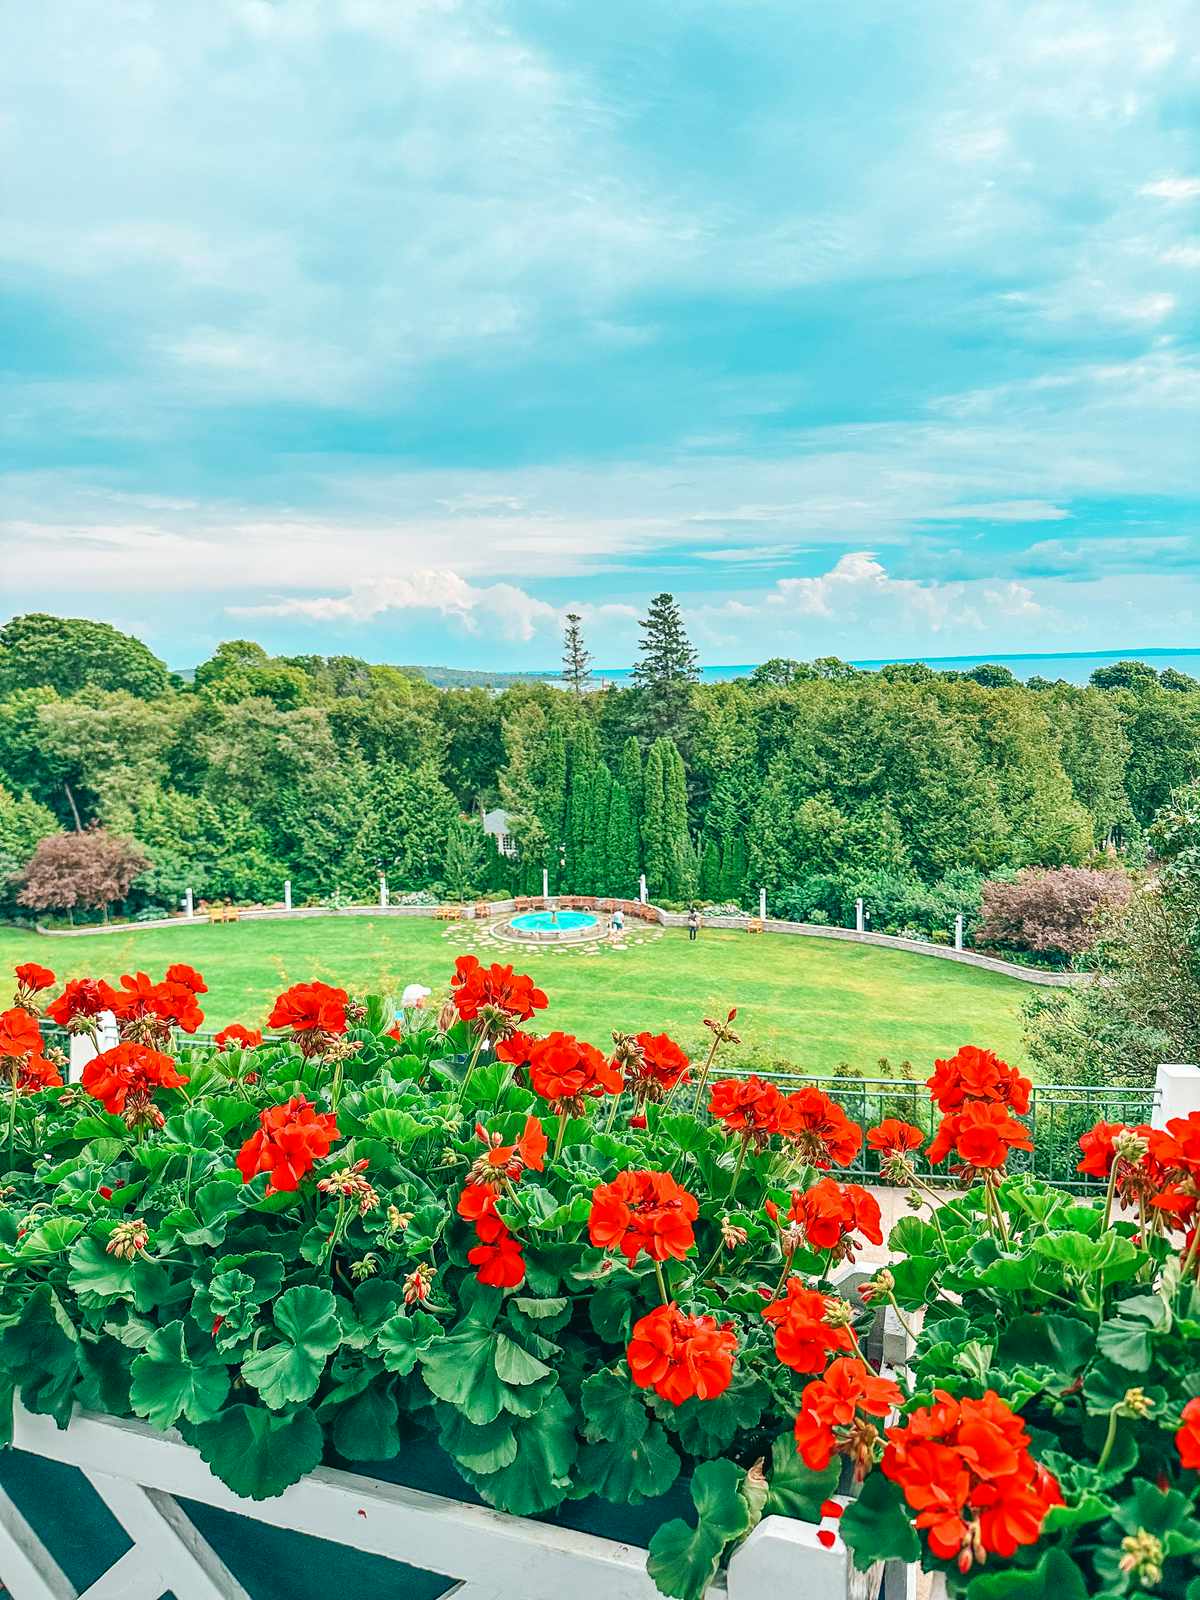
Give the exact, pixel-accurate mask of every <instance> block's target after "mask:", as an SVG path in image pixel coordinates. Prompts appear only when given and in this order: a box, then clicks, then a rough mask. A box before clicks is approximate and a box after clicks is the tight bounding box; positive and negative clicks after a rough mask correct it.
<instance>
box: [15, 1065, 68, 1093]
mask: <svg viewBox="0 0 1200 1600" xmlns="http://www.w3.org/2000/svg"><path fill="white" fill-rule="evenodd" d="M62 1081H63V1080H62V1073H61V1072H60V1071H59V1070H58V1068H57V1067H56V1066H55V1065H54V1063H53V1061H47V1060H46V1057H45V1056H39V1055H33V1056H29V1057H28V1058H27V1059H26V1060H25V1061H22V1062H21V1064H20V1066H19V1067H18V1068H17V1093H18V1094H36V1093H37V1092H38V1090H39V1089H61V1088H62Z"/></svg>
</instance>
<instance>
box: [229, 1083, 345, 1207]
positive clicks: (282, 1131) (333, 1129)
mask: <svg viewBox="0 0 1200 1600" xmlns="http://www.w3.org/2000/svg"><path fill="white" fill-rule="evenodd" d="M258 1122H259V1131H258V1132H257V1133H255V1134H252V1135H251V1137H250V1138H249V1139H247V1140H246V1142H245V1144H244V1145H243V1146H242V1148H241V1149H240V1150H239V1151H238V1158H237V1167H238V1171H239V1172H240V1173H241V1175H242V1182H243V1183H249V1182H250V1180H251V1178H253V1177H254V1176H255V1175H256V1174H257V1173H259V1172H266V1173H269V1174H270V1178H269V1181H268V1183H267V1193H268V1194H276V1193H278V1192H281V1191H288V1192H290V1191H291V1190H293V1189H298V1188H299V1187H300V1180H301V1179H302V1178H303V1177H304V1175H305V1174H306V1173H307V1172H310V1171H311V1170H312V1167H313V1165H314V1163H315V1162H317V1161H319V1160H320V1159H321V1158H322V1157H323V1156H327V1155H328V1154H329V1148H330V1146H331V1145H332V1143H333V1141H334V1140H335V1139H340V1138H341V1134H340V1133H339V1132H338V1125H337V1118H336V1116H335V1115H334V1114H333V1113H332V1112H330V1111H318V1110H317V1109H316V1107H315V1106H313V1105H312V1104H311V1103H310V1102H309V1101H308V1100H307V1099H305V1097H304V1096H303V1095H302V1094H298V1095H293V1096H292V1098H291V1099H290V1100H289V1101H288V1102H287V1103H286V1104H285V1105H281V1106H269V1107H268V1108H267V1110H265V1111H260V1112H259V1114H258Z"/></svg>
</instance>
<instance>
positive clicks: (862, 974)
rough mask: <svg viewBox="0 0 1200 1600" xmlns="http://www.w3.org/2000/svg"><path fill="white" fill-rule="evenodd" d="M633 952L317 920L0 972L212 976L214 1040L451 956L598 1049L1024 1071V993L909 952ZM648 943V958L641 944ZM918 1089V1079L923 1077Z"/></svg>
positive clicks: (798, 945) (109, 939)
mask: <svg viewBox="0 0 1200 1600" xmlns="http://www.w3.org/2000/svg"><path fill="white" fill-rule="evenodd" d="M629 937H630V943H629V945H628V948H626V949H624V950H613V949H604V950H601V951H600V952H599V953H596V954H584V953H582V951H580V950H573V951H569V952H568V951H547V950H544V949H537V950H528V949H525V948H523V947H521V946H513V945H504V944H501V943H500V942H499V941H496V940H490V941H487V942H483V943H481V942H478V936H477V934H476V933H475V931H474V928H473V927H472V925H470V924H468V925H463V926H454V927H451V928H449V929H446V928H444V927H443V926H442V925H441V924H440V923H435V922H432V921H427V920H425V919H424V918H422V919H412V920H409V919H407V918H406V919H400V918H387V917H342V918H339V917H322V918H315V919H311V920H305V921H296V922H282V921H280V922H245V923H240V924H236V925H230V926H217V927H213V926H211V925H209V924H207V923H204V924H196V925H195V926H192V927H190V928H189V927H179V928H162V929H149V930H144V931H134V930H130V931H129V932H127V933H126V932H121V933H112V934H101V935H95V936H91V935H89V936H84V937H79V938H70V939H50V938H45V937H39V936H38V935H36V934H28V933H21V932H18V931H17V930H15V929H11V928H3V929H0V962H2V963H3V964H4V966H6V967H9V966H11V965H12V964H13V963H14V962H17V961H21V960H37V961H40V962H42V963H43V964H44V965H46V966H50V967H53V968H54V970H55V972H57V973H58V975H59V977H60V978H68V977H79V976H82V975H85V974H90V975H95V976H101V977H107V978H109V979H112V978H114V977H116V976H117V975H118V974H120V973H122V972H129V971H137V970H139V969H140V970H142V971H146V972H149V973H150V975H151V976H152V977H159V976H161V974H162V972H163V970H164V968H165V967H166V966H167V965H168V964H169V963H170V962H172V961H188V962H190V963H191V964H192V965H193V966H196V967H198V968H199V969H200V971H201V972H203V973H204V975H205V977H206V979H207V981H208V986H209V993H208V994H207V995H205V996H204V997H203V1000H202V1004H203V1006H204V1010H205V1014H206V1025H208V1024H211V1025H212V1026H217V1027H219V1026H221V1025H222V1024H224V1023H226V1022H232V1021H241V1022H246V1023H261V1021H262V1020H263V1018H264V1017H265V1015H266V1013H267V1010H268V1008H269V1006H270V1003H271V1001H272V999H273V998H274V996H275V995H276V994H277V993H278V992H279V990H280V989H282V988H284V987H286V986H287V985H288V984H289V983H295V982H298V981H301V980H304V979H308V978H322V979H324V980H325V981H326V982H331V983H333V982H336V983H340V984H342V985H343V986H345V987H346V988H348V989H350V990H352V991H356V992H359V993H371V992H377V993H384V994H391V995H398V994H399V992H400V989H401V988H402V987H403V986H404V984H406V983H411V982H419V983H426V984H429V985H430V987H431V988H432V989H433V990H434V993H435V996H437V995H438V994H440V993H444V992H445V990H446V988H447V986H448V980H449V975H450V971H451V968H452V966H453V962H454V957H455V956H456V955H457V954H459V953H461V952H462V951H464V950H467V949H471V950H474V951H475V952H476V953H477V954H478V955H479V956H480V958H481V959H482V960H484V961H493V960H495V961H513V962H515V963H516V964H517V966H518V968H519V969H520V970H524V971H527V972H530V973H531V974H532V975H533V977H534V978H535V980H536V981H537V982H538V983H539V984H540V985H541V986H542V987H543V988H544V989H545V990H546V992H547V993H548V995H549V996H550V1007H549V1010H548V1011H546V1012H544V1013H541V1014H540V1015H539V1019H538V1021H539V1023H540V1024H541V1025H542V1026H543V1027H551V1026H552V1027H556V1028H563V1029H566V1030H568V1031H570V1032H574V1033H578V1034H581V1035H582V1036H583V1037H584V1038H588V1039H591V1040H592V1041H593V1042H594V1043H596V1044H601V1045H604V1044H607V1043H608V1042H609V1035H610V1033H611V1031H612V1029H614V1028H617V1029H620V1030H621V1031H626V1032H637V1031H639V1030H641V1029H643V1028H651V1029H654V1030H655V1031H659V1030H665V1031H667V1032H669V1033H671V1034H673V1035H674V1036H675V1037H677V1038H678V1039H679V1041H680V1042H681V1043H682V1044H684V1045H685V1046H688V1047H698V1046H699V1042H700V1040H701V1039H702V1038H705V1039H706V1038H707V1035H706V1034H705V1032H704V1029H703V1026H702V1020H701V1019H702V1018H704V1017H706V1016H724V1015H725V1013H726V1012H727V1011H728V1010H729V1008H730V1006H737V1008H738V1018H737V1024H736V1026H737V1029H738V1032H739V1033H740V1034H741V1035H742V1037H743V1039H744V1040H745V1041H746V1043H747V1045H749V1046H752V1047H754V1048H755V1049H756V1050H758V1051H761V1052H763V1053H769V1054H770V1055H772V1056H776V1057H779V1058H781V1059H785V1060H788V1061H793V1062H795V1063H796V1064H797V1065H799V1066H800V1067H801V1068H803V1069H804V1070H806V1071H810V1072H823V1073H830V1072H836V1071H837V1070H838V1068H839V1067H840V1066H841V1065H842V1064H843V1063H845V1062H848V1063H849V1064H850V1065H851V1066H852V1067H853V1068H855V1069H857V1070H860V1071H863V1072H865V1073H866V1074H867V1075H868V1076H869V1075H870V1074H871V1073H873V1072H874V1071H875V1070H876V1064H877V1062H878V1060H879V1058H880V1057H881V1056H887V1057H888V1058H889V1059H890V1061H891V1062H892V1064H893V1065H894V1066H895V1065H898V1064H899V1063H900V1062H901V1061H903V1060H906V1059H907V1060H909V1061H911V1062H912V1063H913V1065H914V1067H916V1068H920V1069H924V1068H925V1067H926V1066H927V1065H928V1063H930V1062H931V1061H932V1060H933V1059H934V1058H935V1057H936V1056H944V1055H948V1054H950V1053H952V1052H953V1051H954V1050H955V1049H956V1048H957V1047H958V1046H959V1045H960V1044H968V1043H969V1044H980V1045H987V1046H989V1047H990V1048H992V1049H995V1050H997V1051H998V1052H999V1053H1000V1054H1001V1055H1002V1056H1004V1057H1005V1058H1006V1059H1007V1060H1009V1061H1011V1062H1013V1063H1014V1064H1016V1065H1025V1064H1026V1062H1025V1052H1024V1049H1023V1046H1022V1041H1021V1025H1020V1015H1019V1013H1020V1007H1021V1004H1022V1002H1023V1001H1024V1000H1025V998H1026V997H1027V996H1028V994H1029V992H1030V991H1029V989H1028V987H1027V986H1026V985H1024V984H1021V983H1018V982H1016V981H1015V980H1013V979H1011V978H1002V977H998V976H996V975H995V974H992V973H988V972H981V971H979V970H977V969H974V968H971V967H966V966H961V965H958V964H957V963H954V962H950V961H937V960H932V959H930V958H928V957H924V956H915V955H908V954H906V953H905V952H902V951H896V950H884V949H879V948H877V947H874V946H870V945H855V944H849V943H839V942H836V941H833V940H824V939H798V938H788V937H786V936H784V935H779V934H775V935H772V934H766V935H763V936H760V937H754V936H750V935H747V934H744V933H735V932H724V931H716V930H706V931H704V932H703V933H701V935H700V938H699V940H698V941H697V942H696V943H695V944H692V945H689V943H688V941H687V937H686V934H685V933H684V932H683V931H682V930H677V929H666V930H662V931H660V930H650V931H649V932H646V933H643V931H642V930H641V929H640V928H631V929H630V933H629ZM639 938H643V939H644V940H645V942H644V943H636V942H634V941H635V940H637V939H639ZM922 1075H923V1070H922Z"/></svg>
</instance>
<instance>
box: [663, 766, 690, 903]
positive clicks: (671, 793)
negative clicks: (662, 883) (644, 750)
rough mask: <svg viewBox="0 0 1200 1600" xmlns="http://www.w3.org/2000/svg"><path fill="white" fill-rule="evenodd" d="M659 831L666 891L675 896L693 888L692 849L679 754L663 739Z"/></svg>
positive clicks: (687, 893) (686, 895)
mask: <svg viewBox="0 0 1200 1600" xmlns="http://www.w3.org/2000/svg"><path fill="white" fill-rule="evenodd" d="M663 745H664V748H663V833H664V836H665V839H666V856H667V892H668V893H669V894H670V896H671V897H672V898H673V899H675V900H686V899H690V898H691V896H693V895H694V894H695V892H696V852H695V849H694V848H693V845H692V836H691V832H690V830H689V828H688V810H687V776H686V774H685V772H684V770H683V757H682V756H681V755H680V754H679V751H678V750H677V749H676V747H675V745H674V744H673V743H672V742H671V740H669V739H667V740H664V741H663Z"/></svg>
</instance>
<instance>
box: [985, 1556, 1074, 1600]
mask: <svg viewBox="0 0 1200 1600" xmlns="http://www.w3.org/2000/svg"><path fill="white" fill-rule="evenodd" d="M1050 1595H1053V1596H1054V1600H1088V1587H1087V1583H1086V1582H1085V1580H1084V1576H1083V1573H1082V1572H1081V1571H1080V1569H1079V1568H1078V1567H1077V1566H1076V1564H1075V1563H1074V1562H1073V1561H1072V1560H1071V1558H1070V1556H1069V1555H1067V1553H1066V1552H1065V1551H1064V1550H1057V1549H1053V1548H1052V1549H1049V1550H1047V1551H1045V1552H1044V1553H1043V1554H1042V1556H1041V1558H1040V1560H1039V1561H1038V1563H1037V1565H1036V1566H1035V1567H1032V1568H1025V1569H1023V1570H1022V1569H1019V1568H1015V1567H1010V1568H1009V1569H1008V1570H1007V1571H1006V1572H985V1573H981V1574H980V1576H979V1577H977V1578H972V1580H971V1582H970V1583H969V1584H968V1585H967V1600H1044V1597H1046V1596H1050Z"/></svg>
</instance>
